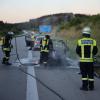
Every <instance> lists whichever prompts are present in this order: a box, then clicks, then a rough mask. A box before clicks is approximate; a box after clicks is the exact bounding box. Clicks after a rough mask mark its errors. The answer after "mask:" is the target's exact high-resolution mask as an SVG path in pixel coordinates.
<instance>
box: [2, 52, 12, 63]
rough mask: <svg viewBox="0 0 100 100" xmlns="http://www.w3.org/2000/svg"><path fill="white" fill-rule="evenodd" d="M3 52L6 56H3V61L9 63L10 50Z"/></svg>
mask: <svg viewBox="0 0 100 100" xmlns="http://www.w3.org/2000/svg"><path fill="white" fill-rule="evenodd" d="M3 52H4V55H5V56H4V57H3V60H2V63H8V62H9V58H10V51H3Z"/></svg>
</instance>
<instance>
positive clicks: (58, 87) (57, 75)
mask: <svg viewBox="0 0 100 100" xmlns="http://www.w3.org/2000/svg"><path fill="white" fill-rule="evenodd" d="M13 44H14V48H13V50H12V52H11V59H10V62H12V66H5V65H2V64H1V63H0V100H61V99H60V98H59V97H58V96H57V95H56V94H55V93H54V92H52V89H53V90H54V91H55V92H57V93H58V94H59V95H60V96H61V97H63V98H64V100H99V99H100V85H99V84H100V79H97V78H95V90H94V91H86V92H85V91H81V90H79V88H80V86H81V79H80V78H81V76H80V75H79V74H78V72H79V68H78V66H77V64H75V63H74V61H72V60H70V59H69V58H67V55H66V53H65V48H64V45H63V44H62V43H61V42H59V41H57V42H54V46H55V57H54V59H50V61H49V65H48V66H47V67H45V66H41V65H37V61H38V60H39V55H40V53H39V51H29V50H28V48H27V47H26V46H25V41H24V37H21V38H17V51H18V55H19V58H20V61H22V63H23V64H24V65H23V66H20V63H19V61H18V59H17V56H16V47H15V40H13ZM2 57H3V54H2V50H1V49H0V61H1V59H2ZM27 62H31V64H29V63H28V64H27ZM33 76H35V78H38V80H37V81H36V79H34V77H33ZM41 81H42V83H41ZM44 85H46V86H44ZM48 87H49V89H48ZM50 89H51V90H50Z"/></svg>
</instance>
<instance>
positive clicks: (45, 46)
mask: <svg viewBox="0 0 100 100" xmlns="http://www.w3.org/2000/svg"><path fill="white" fill-rule="evenodd" d="M48 45H49V40H47V39H46V40H42V42H41V46H40V48H41V52H49V49H48Z"/></svg>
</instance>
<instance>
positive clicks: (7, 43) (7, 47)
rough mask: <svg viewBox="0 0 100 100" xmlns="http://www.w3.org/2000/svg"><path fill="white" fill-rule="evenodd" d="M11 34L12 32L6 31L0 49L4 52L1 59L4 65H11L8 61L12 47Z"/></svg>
mask: <svg viewBox="0 0 100 100" xmlns="http://www.w3.org/2000/svg"><path fill="white" fill-rule="evenodd" d="M12 36H13V32H8V33H7V34H6V35H5V37H4V38H3V45H2V51H3V53H4V57H3V59H2V64H5V65H11V63H9V58H10V52H11V48H12V47H13V46H12V44H11V40H12Z"/></svg>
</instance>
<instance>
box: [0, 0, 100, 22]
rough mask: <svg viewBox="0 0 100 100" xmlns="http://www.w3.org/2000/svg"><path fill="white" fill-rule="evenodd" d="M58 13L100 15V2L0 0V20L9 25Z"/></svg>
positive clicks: (96, 0)
mask: <svg viewBox="0 0 100 100" xmlns="http://www.w3.org/2000/svg"><path fill="white" fill-rule="evenodd" d="M56 13H80V14H89V15H90V14H93V15H94V14H100V0H0V20H3V21H4V22H8V23H19V22H24V21H29V19H34V18H38V17H41V16H43V15H48V14H56Z"/></svg>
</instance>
